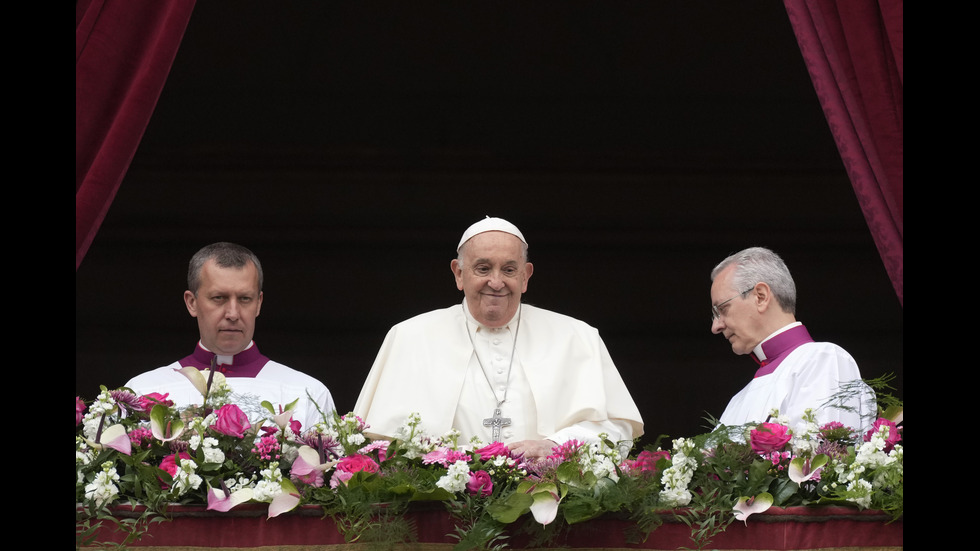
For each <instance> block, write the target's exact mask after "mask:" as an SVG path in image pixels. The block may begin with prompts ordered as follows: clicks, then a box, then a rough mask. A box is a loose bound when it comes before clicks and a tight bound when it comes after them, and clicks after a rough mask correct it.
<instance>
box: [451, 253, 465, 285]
mask: <svg viewBox="0 0 980 551" xmlns="http://www.w3.org/2000/svg"><path fill="white" fill-rule="evenodd" d="M449 269H451V270H452V271H453V277H454V278H456V288H457V289H459V290H460V291H462V290H463V270H461V269H460V267H459V259H458V258H454V259H453V261H452V262H450V263H449Z"/></svg>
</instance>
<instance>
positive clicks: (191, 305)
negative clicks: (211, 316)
mask: <svg viewBox="0 0 980 551" xmlns="http://www.w3.org/2000/svg"><path fill="white" fill-rule="evenodd" d="M184 305H185V306H187V313H189V314H190V315H191V317H192V318H196V317H197V297H196V296H194V293H192V292H190V291H184Z"/></svg>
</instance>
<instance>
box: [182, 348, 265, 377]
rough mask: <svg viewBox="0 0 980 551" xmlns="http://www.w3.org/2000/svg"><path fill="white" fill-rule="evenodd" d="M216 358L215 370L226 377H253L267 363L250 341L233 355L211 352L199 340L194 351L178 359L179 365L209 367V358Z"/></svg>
mask: <svg viewBox="0 0 980 551" xmlns="http://www.w3.org/2000/svg"><path fill="white" fill-rule="evenodd" d="M214 358H216V359H217V361H216V362H215V364H216V365H217V370H218V371H220V372H222V373H224V374H225V375H226V376H228V377H255V376H256V375H258V373H259V371H261V370H262V368H263V367H264V366H265V364H266V363H268V361H269V358H267V357H265V356H263V355H262V353H261V352H259V347H258V346H256V345H255V342H254V341H253V342H250V343H249V344H248V347H247V348H245V350H242V351H241V352H239V353H238V354H235V355H234V356H228V355H224V354H215V353H214V352H211V351H210V350H208V349H207V348H205V347H204V345H203V344H202V343H201V342H198V343H197V346H196V347H194V353H193V354H191V355H190V356H187V357H186V358H184V359H183V360H181V361H180V365H182V366H185V367H186V366H189V365H192V366H194V367H196V368H198V369H210V367H211V360H212V359H214Z"/></svg>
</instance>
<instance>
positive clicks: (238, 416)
mask: <svg viewBox="0 0 980 551" xmlns="http://www.w3.org/2000/svg"><path fill="white" fill-rule="evenodd" d="M215 415H216V416H217V419H215V421H214V424H212V425H211V428H212V429H214V430H215V431H216V432H220V433H221V434H227V435H228V436H235V437H237V438H244V437H245V431H247V430H248V429H250V428H251V427H252V425H251V424H250V423H249V422H248V416H247V415H245V412H244V411H242V409H241V408H240V407H238V406H236V405H235V404H225V405H223V406H221V408H219V409H218V411H216V412H215Z"/></svg>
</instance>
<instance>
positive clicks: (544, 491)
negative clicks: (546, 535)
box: [528, 484, 561, 526]
mask: <svg viewBox="0 0 980 551" xmlns="http://www.w3.org/2000/svg"><path fill="white" fill-rule="evenodd" d="M528 493H529V494H531V497H532V498H534V502H533V503H531V507H530V509H531V514H532V515H534V520H536V521H537V522H538V523H539V524H541V525H543V526H545V525H548V524H551V523H552V522H553V521H554V520H555V517H556V516H557V515H558V504H559V503H561V496H560V495H558V487H557V486H555V485H554V484H537V485H535V486H534V489H532V490H531V491H530V492H528Z"/></svg>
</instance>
